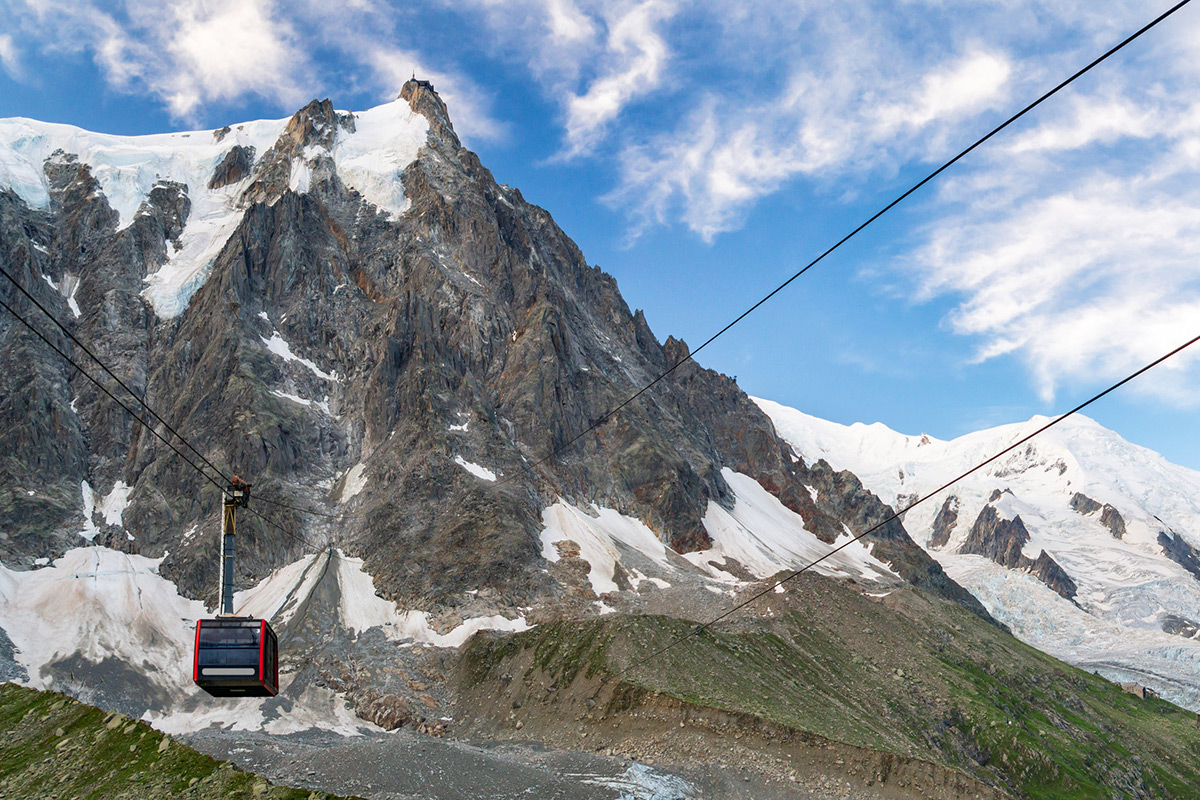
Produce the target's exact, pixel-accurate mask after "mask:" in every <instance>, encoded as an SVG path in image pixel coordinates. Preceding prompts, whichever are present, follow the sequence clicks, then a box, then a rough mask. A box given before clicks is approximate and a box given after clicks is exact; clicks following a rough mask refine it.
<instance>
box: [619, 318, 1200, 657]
mask: <svg viewBox="0 0 1200 800" xmlns="http://www.w3.org/2000/svg"><path fill="white" fill-rule="evenodd" d="M1198 341H1200V336H1196V337H1194V338H1192V339H1189V340H1188V341H1186V342H1184V343H1183V344H1181V345H1179V346H1178V347H1176V348H1175V349H1174V350H1172V351H1171V352H1169V353H1167V354H1166V355H1163V356H1160V357H1158V358H1156V359H1155V360H1154V361H1151V362H1150V363H1149V364H1147V365H1146V366H1144V367H1142V368H1141V369H1139V370H1137V371H1136V372H1134V373H1132V374H1130V375H1128V376H1126V377H1125V378H1122V379H1121V380H1119V381H1117V382H1116V383H1114V384H1113V385H1112V386H1109V387H1108V388H1107V389H1105V390H1104V391H1102V392H1100V393H1099V394H1097V395H1094V396H1093V397H1091V398H1090V399H1088V400H1085V401H1084V402H1082V403H1080V404H1079V405H1077V406H1075V407H1074V408H1072V409H1071V410H1070V411H1068V412H1066V413H1064V414H1062V415H1060V416H1058V417H1055V418H1054V419H1052V420H1051V421H1050V422H1047V423H1046V424H1045V425H1043V426H1041V427H1040V428H1038V429H1037V430H1035V431H1034V432H1033V433H1030V434H1029V435H1028V436H1024V437H1022V438H1021V439H1019V440H1017V441H1016V442H1013V443H1012V444H1010V445H1009V446H1008V447H1006V448H1004V449H1003V450H1001V451H1000V452H998V453H996V454H995V455H993V456H991V457H990V458H987V459H985V460H984V461H981V462H979V463H978V464H976V465H975V466H973V467H971V468H970V469H969V470H967V471H966V472H964V473H962V474H961V475H959V476H958V477H956V478H954V479H952V480H949V481H947V482H946V483H944V484H942V485H941V486H939V487H938V488H936V489H934V490H933V491H932V492H929V493H928V494H925V495H924V496H922V497H920V498H919V499H917V500H915V501H913V502H912V503H910V504H909V505H907V506H905V507H904V508H903V509H901V510H900V511H894V512H892V514H891V515H890V516H889V517H887V519H885V520H883V521H882V522H879V523H877V524H875V525H873V526H871V527H870V528H868V529H867V530H865V531H863V532H862V533H859V534H857V535H855V536H853V537H852V538H850V539H848V540H846V541H845V542H843V543H842V544H840V545H838V546H837V547H835V548H833V549H832V550H830V551H829V552H828V553H826V554H825V555H823V556H821V557H820V558H817V559H814V560H813V561H810V562H809V563H807V564H805V565H804V566H803V567H801V568H800V569H797V570H794V571H793V572H790V573H788V575H787V576H785V577H783V578H780V579H779V580H777V581H774V582H773V583H771V584H770V585H769V586H767V587H766V588H764V589H761V590H760V591H758V592H755V593H754V594H753V595H751V596H750V597H749V598H747V599H745V600H743V601H741V602H740V603H737V604H736V605H734V606H732V607H730V608H729V609H727V610H725V611H723V612H722V613H721V614H719V615H717V616H716V617H713V618H712V619H710V620H709V621H708V622H704V623H701V624H699V625H697V626H696V627H695V628H693V629H691V630H690V631H688V632H687V633H686V634H683V635H682V636H679V637H677V638H675V639H674V640H673V641H671V642H670V643H668V644H667V645H666V646H664V647H662V648H660V649H658V650H656V651H654V652H653V653H651V654H650V655H648V656H646V657H645V658H643V659H641V660H639V661H636V662H634V663H633V664H631V665H630V666H628V667H626V668H625V669H623V670H621V671H620V672H618V673H617V674H616V675H613V676H608V678H606V680H607V679H611V678H614V677H620V676H622V675H625V674H627V673H629V672H632V671H633V670H634V669H637V668H638V667H640V666H642V665H643V664H645V663H647V662H648V661H651V660H652V659H655V658H657V657H658V656H661V655H663V654H664V653H666V652H667V651H668V650H670V649H671V648H673V647H675V646H676V645H679V644H681V643H683V642H685V641H687V640H688V639H690V638H691V637H692V636H695V635H697V634H699V633H701V632H702V631H705V630H708V629H710V628H711V627H712V626H714V625H716V624H717V623H718V622H720V621H721V620H723V619H726V618H727V617H729V616H732V615H733V614H735V613H737V612H738V611H740V610H742V609H743V608H745V607H746V606H748V605H750V604H751V603H753V602H754V601H756V600H758V599H759V598H761V597H763V596H764V595H767V594H769V593H771V592H773V591H774V590H775V589H776V588H778V587H780V586H782V585H783V584H785V583H787V582H788V581H790V580H792V579H794V578H796V577H797V576H799V575H801V574H803V573H804V572H807V571H808V570H810V569H812V568H813V567H815V566H816V565H818V564H820V563H821V562H822V561H824V560H826V559H827V558H830V557H831V556H833V555H834V554H835V553H837V552H839V551H841V550H844V549H845V548H847V547H849V546H850V545H852V544H854V543H855V542H857V541H858V540H860V539H862V538H863V537H865V536H868V535H870V534H872V533H874V532H875V531H877V530H879V529H880V528H882V527H884V526H885V525H887V524H888V523H890V522H893V521H894V520H897V519H900V517H902V516H904V514H906V513H907V512H908V511H910V510H912V509H914V508H916V507H917V506H919V505H921V504H922V503H924V502H925V501H926V500H928V499H929V498H931V497H934V496H935V495H937V494H940V493H941V492H943V491H945V490H946V489H949V488H950V487H951V486H953V485H954V484H956V483H958V482H959V481H961V480H962V479H963V478H966V477H967V476H968V475H972V474H974V473H976V472H978V471H979V470H981V469H983V468H984V467H986V466H987V465H988V464H991V463H992V462H993V461H995V460H996V459H998V458H1001V457H1002V456H1004V455H1007V454H1008V453H1011V452H1012V451H1013V450H1016V449H1017V448H1018V447H1020V446H1021V445H1023V444H1025V443H1026V442H1028V441H1029V440H1031V439H1033V438H1034V437H1035V436H1037V435H1038V434H1041V433H1043V432H1045V431H1047V430H1049V429H1050V428H1053V427H1054V426H1055V425H1057V424H1059V423H1060V422H1062V421H1063V420H1065V419H1067V418H1068V417H1070V416H1072V415H1074V414H1076V413H1078V412H1079V411H1082V410H1083V409H1085V408H1087V407H1088V406H1090V405H1091V404H1092V403H1094V402H1096V401H1097V400H1099V399H1100V398H1102V397H1104V396H1105V395H1107V394H1110V393H1111V392H1114V391H1116V390H1117V389H1119V388H1120V387H1122V386H1124V385H1125V384H1127V383H1129V382H1130V381H1132V380H1133V379H1134V378H1136V377H1138V376H1139V375H1142V374H1143V373H1145V372H1148V371H1149V370H1151V369H1153V368H1154V367H1156V366H1158V365H1159V364H1161V363H1163V362H1164V361H1166V360H1167V359H1169V358H1171V357H1172V356H1175V355H1177V354H1179V353H1181V352H1183V351H1184V350H1186V349H1187V348H1189V347H1191V346H1192V345H1194V344H1195V343H1196V342H1198Z"/></svg>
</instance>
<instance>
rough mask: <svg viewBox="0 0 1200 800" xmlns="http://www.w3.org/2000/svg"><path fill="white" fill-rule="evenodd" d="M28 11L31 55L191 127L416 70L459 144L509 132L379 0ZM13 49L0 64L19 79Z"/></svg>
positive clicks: (72, 1) (71, 4)
mask: <svg viewBox="0 0 1200 800" xmlns="http://www.w3.org/2000/svg"><path fill="white" fill-rule="evenodd" d="M17 2H21V0H17ZM547 3H548V6H552V7H554V13H555V14H556V19H558V23H557V26H558V29H559V31H560V35H561V36H563V37H566V40H568V41H569V40H570V39H571V37H572V36H574V35H576V33H578V32H579V31H581V30H583V28H581V27H580V25H581V23H580V21H579V20H575V21H574V22H573V20H574V17H573V15H572V11H571V7H570V4H569V2H568V0H547ZM24 6H25V8H24V9H23V13H21V14H19V15H18V18H19V19H20V25H21V34H22V37H23V40H25V41H27V42H28V43H29V47H32V48H35V49H39V50H41V51H42V52H43V53H55V52H66V53H72V54H76V53H89V54H90V55H91V56H92V58H93V59H94V60H95V62H96V65H97V66H98V67H99V69H100V70H101V72H102V74H103V75H104V77H105V79H106V80H107V81H108V83H109V85H110V86H112V87H113V88H115V89H117V90H119V91H124V92H134V93H137V92H145V93H148V94H150V95H153V96H156V97H158V98H159V99H161V101H162V102H163V104H164V106H165V107H166V108H167V109H168V110H169V111H170V112H171V114H172V115H173V116H175V117H177V118H180V119H183V120H185V121H189V122H191V121H193V120H194V119H195V118H196V117H197V116H199V115H200V114H201V113H202V111H203V110H204V107H205V105H206V104H209V103H212V102H214V101H217V102H222V101H224V102H235V101H238V100H244V99H246V98H247V97H249V96H258V97H261V98H264V99H266V100H268V101H271V102H274V103H276V104H277V105H278V106H279V107H280V110H281V111H288V110H294V109H295V108H297V107H299V105H301V104H302V103H304V102H305V101H306V100H308V99H311V98H312V97H319V96H322V95H323V94H333V95H334V99H335V102H338V94H339V93H342V92H345V91H346V90H347V89H349V90H352V91H359V90H365V91H368V92H371V93H373V94H375V95H376V96H377V97H379V98H380V99H384V98H386V99H392V98H394V97H395V96H396V95H397V94H398V93H399V91H400V87H401V85H403V83H404V81H405V80H406V79H407V78H408V77H409V75H410V74H411V70H412V69H417V70H418V71H419V72H421V74H422V76H423V77H426V78H430V79H432V80H435V81H436V82H437V83H438V90H439V92H440V93H441V94H442V96H443V98H444V99H445V100H446V101H447V104H448V105H449V106H450V108H451V113H452V116H453V118H454V121H455V126H456V128H457V129H458V130H459V132H460V134H461V135H464V137H474V138H479V139H491V138H497V137H500V136H502V135H503V132H504V128H503V125H502V124H501V123H500V122H498V121H497V120H496V119H495V118H494V117H493V116H492V115H491V113H490V110H489V109H490V101H489V99H488V98H487V97H486V96H485V95H484V93H483V92H482V91H481V90H480V89H479V88H478V86H477V85H476V84H475V83H473V82H472V81H471V80H470V79H469V78H467V77H465V76H464V74H463V73H462V72H461V71H460V70H455V69H453V68H450V67H448V66H446V64H445V61H446V59H444V58H438V59H434V58H430V57H429V56H427V55H423V54H421V53H419V52H417V51H414V50H405V49H403V48H399V47H397V46H396V45H395V42H396V40H397V39H398V38H400V37H399V36H398V31H399V30H400V29H401V28H402V25H403V22H404V19H403V17H402V16H401V15H399V14H397V13H396V12H395V11H394V10H392V9H391V8H389V7H387V6H386V5H384V4H378V3H373V2H370V0H356V2H352V3H344V4H343V3H336V4H334V3H323V2H318V1H317V0H297V1H296V2H292V3H281V2H278V1H277V0H167V1H166V2H158V1H156V0H123V2H117V3H104V4H101V3H98V2H94V1H93V2H89V0H24ZM583 22H586V20H583ZM409 38H411V37H409ZM4 41H5V40H0V64H3V65H4V66H5V68H6V69H9V70H10V71H11V69H10V66H11V65H10V64H9V58H8V57H7V56H6V55H5V50H4ZM322 49H324V50H325V51H326V52H327V53H337V54H338V56H339V58H340V59H342V60H344V62H346V63H348V64H349V65H350V69H349V70H343V69H342V68H341V67H340V66H339V67H334V68H333V70H336V72H333V71H331V69H330V68H329V67H328V66H327V65H325V64H323V63H318V62H317V61H316V60H314V58H313V56H311V55H310V54H312V53H316V52H320V51H321V50H322ZM14 52H15V51H14ZM13 59H15V55H14V56H13ZM12 63H13V64H15V63H16V62H15V60H14V61H13V62H12Z"/></svg>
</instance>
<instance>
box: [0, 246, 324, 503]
mask: <svg viewBox="0 0 1200 800" xmlns="http://www.w3.org/2000/svg"><path fill="white" fill-rule="evenodd" d="M0 275H3V276H4V277H5V278H8V280H9V282H10V283H11V284H12V285H13V286H15V287H16V288H17V291H19V292H20V293H21V294H23V295H25V297H27V298H28V299H29V300H30V302H32V303H33V304H34V305H35V306H37V307H38V309H39V310H41V312H42V313H43V314H45V315H46V316H47V317H48V318H49V319H50V321H51V322H53V323H54V324H55V325H57V326H58V328H59V329H60V330H62V332H63V333H65V334H66V335H67V336H68V337H69V338H70V340H71V341H72V342H74V343H75V344H76V346H78V347H79V349H81V350H82V351H83V352H84V353H86V354H87V355H88V356H89V357H90V358H91V359H92V360H93V361H95V362H96V363H97V364H98V365H99V366H100V368H101V369H102V370H104V371H105V372H107V373H108V374H109V376H110V377H111V378H112V379H113V380H114V381H116V382H117V384H118V385H119V386H120V387H121V388H122V389H124V390H125V391H126V392H128V393H129V395H130V396H131V397H132V398H133V399H134V400H137V402H138V403H139V404H140V405H141V406H142V408H144V409H146V411H148V412H149V413H150V415H151V416H153V417H154V418H155V419H156V420H158V421H159V422H161V423H162V425H163V427H165V428H166V429H167V430H168V431H170V432H171V433H172V434H174V436H175V437H176V438H177V439H179V441H181V442H182V443H183V444H184V445H185V446H186V447H187V448H188V449H189V450H191V451H192V452H193V453H195V455H196V456H197V457H198V458H199V459H200V460H201V461H203V462H204V463H205V464H207V465H208V466H209V468H210V469H212V471H213V472H215V473H217V475H218V476H220V477H221V479H222V480H224V481H225V482H226V484H228V483H230V478H229V476H228V475H226V474H225V473H224V472H223V471H222V470H221V468H220V467H218V466H217V465H216V464H214V463H213V462H212V461H210V460H209V459H208V458H206V457H205V456H204V454H203V453H201V452H200V451H199V450H198V449H196V448H195V447H194V446H193V445H192V443H191V442H190V441H188V440H187V439H186V438H185V437H184V436H183V434H181V433H179V431H177V430H175V429H174V428H173V427H171V424H170V423H169V422H167V421H166V420H165V419H163V417H162V415H160V414H159V413H158V412H157V411H155V410H154V409H153V408H152V407H151V406H150V404H149V403H147V402H146V401H145V399H144V398H142V397H139V396H138V394H137V393H136V392H134V391H133V389H131V388H130V387H129V386H128V385H127V384H126V383H125V382H124V381H123V380H121V378H120V377H119V376H117V374H116V373H114V372H113V371H112V370H111V369H109V368H108V365H107V364H105V363H104V361H102V360H101V359H100V357H99V356H97V355H96V354H95V353H93V352H92V351H91V350H90V349H89V348H88V347H87V345H85V344H84V343H83V342H81V341H80V340H79V339H78V338H77V337H76V336H75V334H73V333H72V332H71V331H70V329H68V328H67V326H66V325H64V324H63V323H62V322H61V321H60V320H59V319H58V318H57V317H55V316H54V314H52V313H51V312H50V310H49V309H47V308H46V307H45V306H44V305H42V303H41V302H39V301H38V299H37V298H36V297H34V296H33V295H32V294H30V293H29V291H28V290H26V289H25V287H24V286H22V285H21V284H20V282H18V281H17V279H16V278H14V277H13V276H12V275H11V274H10V273H9V272H8V271H7V270H5V269H4V267H2V266H0ZM56 349H57V348H56ZM59 352H60V353H61V351H59ZM76 369H79V367H78V365H76ZM80 371H82V370H80ZM110 396H111V394H110ZM113 399H114V400H115V399H116V398H115V397H114V398H113ZM126 410H128V409H126ZM139 421H141V420H139ZM143 424H145V423H144V422H143ZM159 438H162V437H159ZM189 463H190V462H189ZM256 499H257V500H259V501H261V502H265V503H270V504H272V505H277V506H280V507H281V508H289V509H291V510H293V511H300V512H302V513H305V514H312V515H314V516H318V517H329V518H331V519H336V518H338V517H341V516H343V514H344V512H343V514H329V513H326V512H322V511H316V510H314V509H311V508H301V507H299V506H295V505H291V504H288V503H284V502H281V501H278V500H268V499H266V498H264V497H258V498H256Z"/></svg>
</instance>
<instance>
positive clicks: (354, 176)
mask: <svg viewBox="0 0 1200 800" xmlns="http://www.w3.org/2000/svg"><path fill="white" fill-rule="evenodd" d="M343 113H344V112H343ZM347 118H349V115H347ZM287 125H288V120H286V119H281V120H257V121H253V122H244V123H240V124H236V125H230V126H228V127H227V128H223V129H221V130H219V131H185V132H180V133H164V134H153V135H147V136H115V135H111V134H103V133H93V132H91V131H85V130H83V129H81V128H76V127H74V126H71V125H61V124H55V123H49V122H39V121H37V120H32V119H25V118H20V117H17V118H10V119H0V189H5V188H7V189H11V190H12V191H13V192H15V193H16V194H17V196H18V197H20V198H21V199H22V200H24V201H25V202H26V203H28V204H29V205H30V206H32V207H34V208H47V207H48V206H49V205H50V194H51V189H50V180H49V178H48V177H47V174H46V171H45V170H44V168H43V165H44V164H45V163H46V160H47V159H50V158H51V157H57V158H71V159H74V158H77V159H78V160H79V161H81V162H82V163H84V164H86V165H87V166H88V167H89V169H90V170H91V174H92V177H94V178H95V179H96V181H97V182H98V183H99V186H100V191H101V192H103V194H104V196H105V198H106V199H107V200H108V203H109V205H110V206H112V208H113V210H114V211H116V212H117V213H118V215H119V222H118V229H123V228H126V227H128V226H129V225H130V224H131V223H132V222H133V220H134V218H135V217H136V216H137V214H138V213H139V209H141V207H142V204H143V203H145V202H146V201H147V199H148V198H149V196H150V192H151V190H152V189H153V188H154V187H155V186H157V185H160V184H162V183H164V182H174V183H180V184H183V185H184V186H185V187H186V192H187V197H188V200H189V201H190V203H191V209H190V212H189V213H188V216H187V220H186V225H185V226H184V229H183V232H182V234H181V235H180V237H179V240H178V241H177V242H175V243H172V246H171V248H170V249H169V250H168V260H167V263H165V264H163V265H162V267H161V268H160V269H159V270H158V271H157V272H155V273H153V274H151V275H149V276H147V277H146V283H147V286H146V290H145V296H146V299H147V300H148V301H149V302H150V304H151V305H152V306H153V307H154V311H155V313H156V314H157V315H158V316H159V317H160V318H162V319H171V318H174V317H177V316H179V315H180V314H181V313H183V311H184V309H185V308H187V305H188V303H189V301H190V300H191V298H192V296H193V295H195V293H196V292H197V291H198V290H199V289H200V287H201V286H203V285H204V282H205V281H206V280H207V279H208V276H209V272H210V268H211V265H212V262H213V259H215V258H216V257H217V255H218V254H219V253H220V251H221V248H222V247H224V246H225V243H226V242H227V241H228V240H229V237H230V236H231V235H232V234H233V232H234V230H235V229H236V228H237V225H238V223H239V222H240V221H241V218H242V214H243V212H244V210H245V206H246V204H245V202H244V201H243V193H244V192H245V190H246V189H247V187H248V186H249V185H250V184H251V183H252V182H253V180H254V179H255V175H254V173H252V172H249V171H247V173H246V174H245V175H244V176H243V177H241V178H240V179H238V180H236V181H234V182H232V183H229V184H227V185H224V186H217V187H211V186H210V181H211V179H212V177H213V175H214V171H215V170H216V168H217V167H218V165H220V164H221V163H222V161H223V160H224V159H225V158H226V157H227V156H228V155H229V154H230V153H231V151H233V150H234V148H235V147H241V148H245V149H246V150H248V151H250V152H252V153H256V154H258V155H260V156H261V155H262V154H263V153H265V152H267V151H268V150H270V149H271V147H272V146H273V145H275V144H276V142H277V141H279V139H280V137H281V136H283V135H285V131H286V129H287ZM428 130H429V123H428V122H427V121H426V119H425V118H424V117H423V116H421V115H419V114H414V113H413V112H412V110H411V109H410V108H409V106H408V103H406V102H404V101H403V100H396V101H393V102H391V103H387V104H384V105H382V106H378V107H376V108H372V109H369V110H367V111H363V112H360V113H358V114H355V115H353V124H352V125H349V126H344V127H342V128H340V129H339V130H338V131H337V132H336V136H335V138H334V140H333V146H332V147H331V148H319V147H312V148H306V149H305V151H304V152H303V153H302V154H301V155H300V156H298V157H296V158H293V159H292V163H291V180H290V184H289V188H291V189H292V190H293V191H296V192H299V193H304V192H306V191H307V190H308V185H309V181H310V179H311V176H312V170H313V167H314V163H315V162H316V161H317V160H318V159H319V158H323V157H325V158H332V160H333V162H334V167H335V169H336V172H337V175H338V177H339V178H340V179H341V180H342V182H343V183H344V184H345V185H346V186H348V187H350V188H353V189H356V190H357V191H358V192H359V193H360V194H361V195H362V196H363V198H365V199H366V200H367V202H369V203H372V204H373V205H375V206H376V207H377V208H379V209H380V210H382V211H384V212H386V213H390V214H401V213H403V212H404V210H405V209H407V207H408V201H407V199H406V198H405V197H404V189H403V186H402V184H401V182H400V173H401V171H403V170H404V168H405V167H407V166H408V165H409V164H411V163H412V161H413V160H414V159H415V158H416V157H417V151H418V150H419V149H420V148H421V146H422V145H423V144H424V143H425V139H426V135H427V133H428ZM55 154H58V155H57V156H56V155H55Z"/></svg>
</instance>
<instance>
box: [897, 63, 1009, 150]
mask: <svg viewBox="0 0 1200 800" xmlns="http://www.w3.org/2000/svg"><path fill="white" fill-rule="evenodd" d="M1011 73H1012V67H1011V65H1010V64H1009V61H1008V59H1007V58H1006V57H1005V56H1003V55H997V54H994V53H971V54H969V55H967V56H965V57H962V58H960V59H958V60H957V61H956V62H955V63H953V64H951V65H949V66H948V67H946V68H939V69H936V70H935V71H933V72H931V73H929V74H928V75H925V76H924V78H923V79H922V80H921V88H920V90H919V91H917V92H916V93H915V94H914V96H913V97H911V98H908V99H906V100H905V101H904V102H901V103H895V104H890V105H883V106H881V107H880V108H879V111H878V112H877V113H878V116H879V121H880V125H881V127H882V128H883V131H884V132H886V133H895V132H897V131H898V129H900V128H922V127H924V126H926V125H928V124H929V123H931V122H934V121H935V120H946V119H954V118H957V117H962V116H966V115H969V114H971V113H975V112H978V111H980V110H983V109H986V108H990V107H992V106H993V105H994V104H995V102H996V101H997V100H998V99H1001V98H1002V97H1003V89H1004V88H1005V86H1006V85H1007V83H1008V78H1009V75H1010V74H1011Z"/></svg>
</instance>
